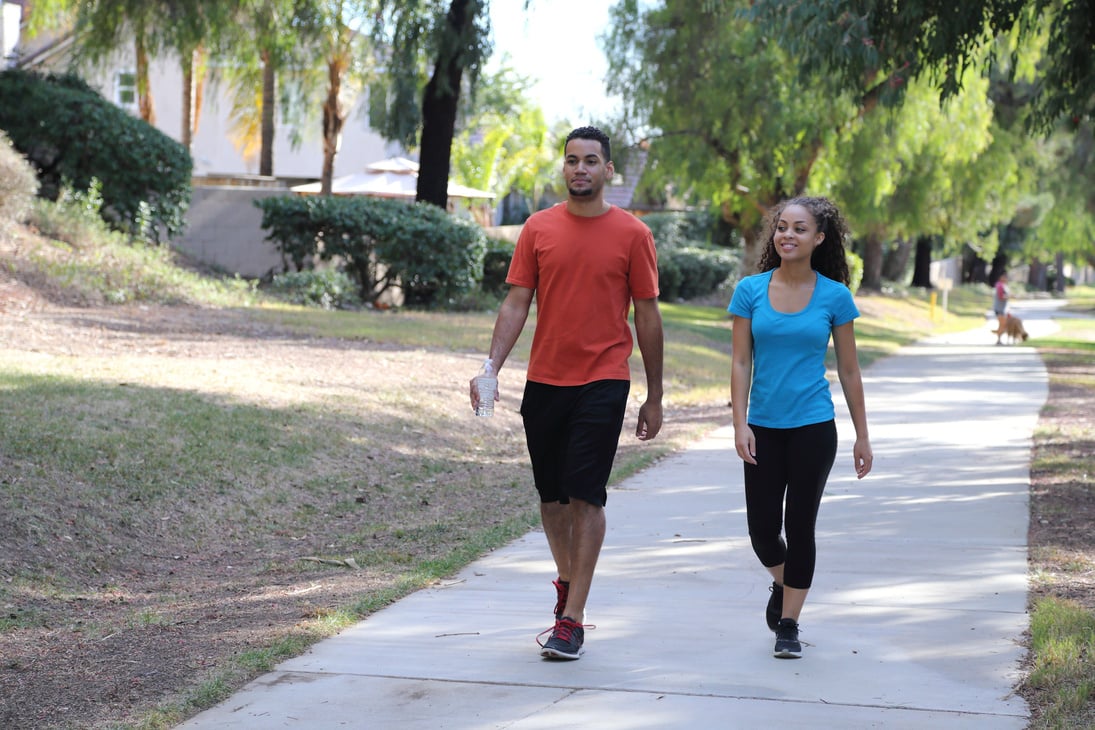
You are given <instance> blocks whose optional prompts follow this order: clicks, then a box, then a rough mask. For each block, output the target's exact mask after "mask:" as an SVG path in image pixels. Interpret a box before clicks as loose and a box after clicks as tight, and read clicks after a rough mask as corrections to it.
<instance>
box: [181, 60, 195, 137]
mask: <svg viewBox="0 0 1095 730" xmlns="http://www.w3.org/2000/svg"><path fill="white" fill-rule="evenodd" d="M182 56H183V60H182V75H183V78H182V120H181V121H180V123H179V142H180V143H181V144H182V146H183V147H185V148H186V151H187V152H189V151H190V148H191V147H192V146H193V145H192V142H193V129H194V54H192V53H191V54H186V53H183V54H182Z"/></svg>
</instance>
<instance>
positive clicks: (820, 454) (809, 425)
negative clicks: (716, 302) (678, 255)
mask: <svg viewBox="0 0 1095 730" xmlns="http://www.w3.org/2000/svg"><path fill="white" fill-rule="evenodd" d="M846 238H847V226H846V224H845V222H844V218H843V216H841V214H840V211H839V210H837V208H836V206H834V205H833V204H832V203H831V202H830V201H828V200H826V199H825V198H794V199H792V200H788V201H785V202H784V203H782V204H780V205H779V206H778V207H776V208H775V209H774V211H773V212H772V213H771V214H770V216H769V220H768V222H767V230H766V232H765V239H764V240H766V241H767V244H766V247H765V249H764V251H763V253H762V254H761V258H760V263H759V266H758V268H759V270H760V271H761V272H762V273H759V274H754V275H752V276H747V277H745V278H743V279H742V280H741V282H739V283H738V285H737V287H736V288H735V289H734V295H733V297H732V299H731V301H730V308H729V309H730V313H731V314H732V315H733V317H734V331H733V354H732V363H731V376H730V393H731V402H732V403H733V408H734V414H733V418H734V447H735V448H736V449H737V453H738V456H740V457H741V458H742V460H743V461H744V462H745V464H744V468H745V505H746V519H747V522H748V526H749V539H750V541H751V542H752V545H753V551H754V552H755V553H756V555H757V557H758V558H759V559H760V562H761V564H762V565H764V567H765V568H767V569H768V572H769V573H771V575H772V578H773V582H772V587H771V592H772V593H771V596H770V597H769V600H768V605H767V608H766V611H765V615H766V618H767V622H768V628H769V629H771V630H773V631H775V634H776V643H775V649H774V651H773V654H774V656H776V657H779V658H797V657H800V656H802V644H801V642H800V641H799V625H798V620H799V614H800V613H801V612H802V607H803V604H804V603H805V601H806V593H807V591H808V590H809V589H810V586H811V584H812V582H813V577H814V565H815V561H816V547H815V542H814V526H815V523H816V522H817V513H818V508H819V506H820V504H821V496H822V493H823V492H824V490H825V483H826V481H827V480H828V478H829V471H830V469H832V466H833V461H834V460H835V459H836V450H837V429H836V421H835V409H834V407H833V399H832V395H831V393H830V386H829V381H828V380H827V379H826V377H825V353H826V351H827V350H828V346H829V337H830V335H831V336H832V339H833V344H834V345H835V348H836V359H837V375H838V376H839V379H840V385H841V387H842V389H843V391H844V398H845V400H846V401H847V404H848V410H849V412H850V413H851V418H852V424H853V425H854V426H855V433H856V440H855V446H854V447H853V449H852V456H853V460H854V467H855V472H856V476H857V477H858V478H860V479H862V478H863V477H865V476H867V474H868V473H869V472H870V471H871V463H872V461H873V459H874V457H873V454H872V453H871V442H870V438H869V436H868V434H867V414H866V407H865V405H864V398H863V379H862V376H861V375H860V370H859V360H858V355H857V354H856V344H855V329H854V326H855V325H854V320H855V318H856V317H858V316H859V310H858V309H857V308H856V306H855V302H854V300H853V299H852V293H851V291H850V290H849V289H848V281H849V276H848V264H847V262H846V260H845V258H844V242H845V240H846ZM784 532H785V533H786V539H784V535H783V533H784Z"/></svg>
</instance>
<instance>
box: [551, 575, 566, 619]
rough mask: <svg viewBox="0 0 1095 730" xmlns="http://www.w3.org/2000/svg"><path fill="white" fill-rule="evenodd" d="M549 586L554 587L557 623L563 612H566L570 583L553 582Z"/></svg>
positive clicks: (564, 581)
mask: <svg viewBox="0 0 1095 730" xmlns="http://www.w3.org/2000/svg"><path fill="white" fill-rule="evenodd" d="M551 584H552V585H553V586H555V620H556V621H558V620H559V619H561V618H562V617H563V611H565V610H567V596H569V595H570V581H569V580H562V579H561V578H560V579H559V580H553V581H551Z"/></svg>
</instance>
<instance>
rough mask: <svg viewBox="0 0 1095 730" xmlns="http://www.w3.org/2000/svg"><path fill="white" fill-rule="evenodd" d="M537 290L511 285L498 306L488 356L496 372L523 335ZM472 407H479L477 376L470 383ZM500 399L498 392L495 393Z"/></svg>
mask: <svg viewBox="0 0 1095 730" xmlns="http://www.w3.org/2000/svg"><path fill="white" fill-rule="evenodd" d="M534 291H535V290H533V289H526V288H525V287H523V286H511V287H510V289H509V293H508V294H506V298H505V299H504V300H503V301H502V306H500V307H499V308H498V318H497V319H496V320H495V321H494V334H492V335H491V338H490V354H489V355H488V357H489V358H490V359H491V361H492V363H493V365H494V372H495V373H497V372H498V371H499V370H501V369H502V365H503V364H504V363H505V362H506V358H508V357H509V353H510V350H512V349H513V346H514V344H516V343H517V338H518V337H520V336H521V330H523V329H524V328H525V321H526V320H527V319H528V313H529V308H530V307H531V306H532V295H533V292H534ZM469 395H470V396H471V407H472V409H475V408H478V407H479V388H478V386H477V385H476V382H475V378H474V377H473V378H472V379H471V383H470V385H469ZM494 397H495V400H497V399H498V394H497V392H496V393H495V395H494Z"/></svg>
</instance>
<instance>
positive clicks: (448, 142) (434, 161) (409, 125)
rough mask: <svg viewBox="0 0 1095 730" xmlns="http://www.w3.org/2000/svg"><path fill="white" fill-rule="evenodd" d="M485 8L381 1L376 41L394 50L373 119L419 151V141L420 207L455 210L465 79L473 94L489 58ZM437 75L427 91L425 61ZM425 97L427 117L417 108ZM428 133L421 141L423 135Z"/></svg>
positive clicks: (468, 1)
mask: <svg viewBox="0 0 1095 730" xmlns="http://www.w3.org/2000/svg"><path fill="white" fill-rule="evenodd" d="M488 9H489V8H488V3H487V2H486V1H485V0H380V7H379V11H380V15H381V16H382V17H383V20H382V22H379V23H377V24H376V26H375V29H376V30H375V37H376V38H377V39H379V40H381V41H382V42H383V43H384V44H385V46H386V47H387V48H388V49H390V51H389V55H388V57H387V64H388V65H387V72H388V73H387V84H386V86H387V88H385V89H382V88H380V87H378V86H375V85H374V87H373V90H372V92H371V96H372V100H371V102H370V119H371V121H372V123H373V126H374V127H376V128H377V129H379V130H381V132H382V134H384V136H385V137H387V138H388V139H392V140H397V141H399V142H401V143H402V144H403V145H404V146H406V147H414V146H415V145H414V141H415V139H416V138H417V139H418V142H419V144H418V147H419V168H418V189H417V193H416V200H417V201H419V202H427V203H431V204H433V205H436V206H438V207H440V208H445V207H447V205H448V184H449V182H448V181H449V172H450V169H451V153H452V141H453V137H454V135H455V132H456V117H457V110H458V107H459V102H460V92H461V87H462V84H463V82H464V73H465V71H467V72H468V73H469V82H470V84H471V86H472V87H474V85H475V82H476V80H477V77H478V74H479V70H480V67H481V65H482V63H483V61H484V60H485V59H486V57H487V56H488V55H489V51H490V42H489V37H490V16H489V13H488ZM427 58H428V59H431V60H432V73H431V74H430V76H429V80H428V81H427V82H426V83H425V86H424V87H422V85H421V83H422V78H423V76H424V73H423V64H424V62H425V61H424V59H427ZM420 91H421V99H422V101H421V111H420V114H418V113H416V107H415V105H414V103H413V100H414V99H416V98H418V94H419V92H420ZM419 130H421V134H420V135H419V134H418V132H419Z"/></svg>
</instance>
